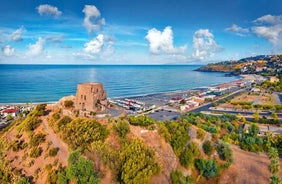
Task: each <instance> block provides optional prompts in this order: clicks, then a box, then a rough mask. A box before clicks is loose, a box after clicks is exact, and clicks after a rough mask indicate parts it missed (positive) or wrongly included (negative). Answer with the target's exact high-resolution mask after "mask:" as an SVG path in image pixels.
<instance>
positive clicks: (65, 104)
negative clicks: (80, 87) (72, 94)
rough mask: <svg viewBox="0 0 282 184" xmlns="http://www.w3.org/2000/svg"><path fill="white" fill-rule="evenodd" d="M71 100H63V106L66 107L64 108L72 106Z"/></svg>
mask: <svg viewBox="0 0 282 184" xmlns="http://www.w3.org/2000/svg"><path fill="white" fill-rule="evenodd" d="M73 104H74V103H73V101H72V100H66V101H64V106H65V107H66V108H70V107H73Z"/></svg>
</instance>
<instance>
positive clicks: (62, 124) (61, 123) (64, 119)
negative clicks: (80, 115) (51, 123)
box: [57, 116, 72, 130]
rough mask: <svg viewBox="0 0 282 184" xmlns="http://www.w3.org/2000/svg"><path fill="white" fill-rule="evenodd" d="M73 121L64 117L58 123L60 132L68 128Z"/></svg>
mask: <svg viewBox="0 0 282 184" xmlns="http://www.w3.org/2000/svg"><path fill="white" fill-rule="evenodd" d="M71 121H72V119H71V118H70V117H69V116H64V117H62V118H61V119H60V120H59V121H58V123H57V125H58V128H59V130H61V129H62V127H64V126H66V125H67V124H68V123H70V122H71Z"/></svg>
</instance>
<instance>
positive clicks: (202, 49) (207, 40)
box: [193, 29, 221, 60]
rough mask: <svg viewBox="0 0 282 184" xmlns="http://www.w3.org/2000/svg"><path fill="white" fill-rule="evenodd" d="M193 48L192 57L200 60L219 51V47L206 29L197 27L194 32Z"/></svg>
mask: <svg viewBox="0 0 282 184" xmlns="http://www.w3.org/2000/svg"><path fill="white" fill-rule="evenodd" d="M193 49H194V53H193V57H194V58H195V59H200V60H203V59H207V58H210V57H213V56H214V54H215V53H216V52H219V51H221V47H220V46H219V45H218V44H217V43H216V42H215V40H214V36H213V34H212V33H211V32H210V31H209V30H208V29H199V30H198V31H196V32H195V33H194V36H193Z"/></svg>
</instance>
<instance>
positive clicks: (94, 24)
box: [82, 5, 106, 33]
mask: <svg viewBox="0 0 282 184" xmlns="http://www.w3.org/2000/svg"><path fill="white" fill-rule="evenodd" d="M82 12H83V13H84V14H85V17H84V20H83V25H84V26H85V27H86V29H87V31H88V32H89V33H91V32H92V31H95V30H98V29H100V28H101V27H102V26H103V25H105V24H106V22H105V19H104V18H100V16H101V14H100V11H99V10H98V9H97V8H96V6H94V5H85V6H84V9H83V10H82Z"/></svg>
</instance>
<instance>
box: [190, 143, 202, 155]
mask: <svg viewBox="0 0 282 184" xmlns="http://www.w3.org/2000/svg"><path fill="white" fill-rule="evenodd" d="M188 149H189V150H190V151H191V153H192V154H193V155H194V157H199V156H200V150H199V146H198V144H197V143H195V142H190V144H189V146H188Z"/></svg>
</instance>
